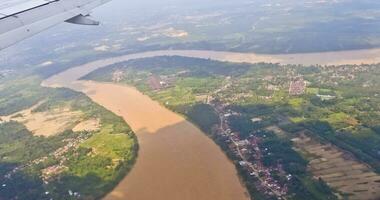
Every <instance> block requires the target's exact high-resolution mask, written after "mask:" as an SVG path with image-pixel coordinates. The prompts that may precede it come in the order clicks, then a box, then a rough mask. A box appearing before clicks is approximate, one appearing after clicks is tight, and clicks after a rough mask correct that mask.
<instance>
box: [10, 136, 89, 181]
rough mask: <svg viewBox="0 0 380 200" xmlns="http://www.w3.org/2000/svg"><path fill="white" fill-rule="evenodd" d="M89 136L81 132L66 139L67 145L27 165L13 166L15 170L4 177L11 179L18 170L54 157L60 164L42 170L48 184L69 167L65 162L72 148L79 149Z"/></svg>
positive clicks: (44, 179) (42, 175)
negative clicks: (74, 136)
mask: <svg viewBox="0 0 380 200" xmlns="http://www.w3.org/2000/svg"><path fill="white" fill-rule="evenodd" d="M89 137H90V134H89V133H82V134H79V135H78V137H76V138H69V139H65V140H63V142H64V143H66V145H65V146H63V147H61V148H58V149H57V150H55V151H54V152H52V153H50V154H49V155H47V156H44V157H41V158H38V159H35V160H32V161H30V162H29V163H27V164H25V165H20V166H17V167H15V168H13V170H12V171H10V172H9V173H7V174H6V175H5V176H4V178H6V179H11V178H12V176H13V175H14V174H16V173H17V172H20V171H22V170H24V169H26V168H28V167H32V166H36V165H38V164H41V163H44V162H45V161H47V160H48V159H49V158H52V159H55V160H57V161H58V164H56V165H53V166H49V167H47V168H45V169H42V170H41V178H42V180H43V181H44V183H45V184H48V183H49V180H51V179H52V178H53V177H56V176H57V175H59V174H61V173H62V172H63V171H65V170H66V169H67V167H66V166H65V162H66V161H67V157H66V155H67V153H68V152H69V151H71V150H75V149H77V148H78V147H79V145H80V144H81V143H83V142H84V141H85V140H87V139H88V138H89Z"/></svg>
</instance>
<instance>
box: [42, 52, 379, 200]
mask: <svg viewBox="0 0 380 200" xmlns="http://www.w3.org/2000/svg"><path fill="white" fill-rule="evenodd" d="M164 55H168V56H171V55H179V56H188V57H197V58H209V59H213V60H220V61H232V62H248V63H257V62H273V63H282V64H306V65H307V64H360V63H375V62H380V50H379V49H373V50H362V51H346V52H338V53H337V52H331V53H314V54H293V55H257V54H243V53H230V52H215V51H190V50H184V51H155V52H145V53H139V54H133V55H125V56H120V57H114V58H109V59H103V60H98V61H94V62H91V63H87V64H84V65H81V66H77V67H74V68H71V69H69V70H67V71H64V72H62V73H60V74H57V75H55V76H52V77H51V78H49V79H47V80H45V81H44V82H43V83H42V85H43V86H46V87H67V88H71V89H74V90H76V91H81V92H83V93H85V94H86V95H88V96H89V97H90V98H91V99H92V100H93V101H95V102H97V103H99V104H100V105H102V106H104V107H105V108H107V109H109V110H111V111H112V112H114V113H116V114H117V115H120V116H122V117H123V118H124V119H125V120H126V122H127V123H128V124H129V125H130V126H131V127H132V129H133V131H134V132H135V133H136V135H137V137H138V140H139V144H140V151H139V156H138V159H137V162H136V164H135V166H134V167H133V169H132V171H131V172H130V173H129V174H128V176H126V177H125V178H124V180H122V182H121V183H120V184H119V185H118V186H117V187H116V188H115V189H114V190H113V191H112V192H111V193H110V194H108V195H107V196H106V197H105V199H109V200H113V199H130V200H148V199H154V200H245V199H249V197H248V196H247V192H246V190H245V188H244V187H243V186H242V184H241V183H240V181H239V179H238V176H237V174H236V170H235V168H234V166H233V164H232V163H231V162H230V161H229V160H228V158H227V157H226V156H225V155H224V154H223V152H222V151H221V150H220V149H219V148H218V147H217V146H216V144H214V143H213V141H211V140H210V139H209V138H207V137H206V136H205V135H204V134H203V133H202V132H201V131H200V130H199V129H198V128H196V127H195V126H194V125H192V124H191V123H189V122H188V121H186V120H185V119H184V118H183V117H181V116H179V115H177V114H175V113H173V112H171V111H169V110H168V109H166V108H164V107H162V106H161V105H159V104H158V103H157V102H155V101H153V100H151V99H150V98H149V97H147V96H145V95H143V94H142V93H140V92H139V91H137V90H136V89H135V88H133V87H129V86H122V85H116V84H111V83H97V82H92V81H78V79H79V78H80V77H82V76H84V75H86V74H88V73H90V72H92V71H94V70H96V69H98V68H102V67H105V66H107V65H110V64H114V63H118V62H122V61H127V60H130V59H136V58H146V57H154V56H164Z"/></svg>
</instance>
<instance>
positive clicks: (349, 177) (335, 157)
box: [293, 133, 380, 200]
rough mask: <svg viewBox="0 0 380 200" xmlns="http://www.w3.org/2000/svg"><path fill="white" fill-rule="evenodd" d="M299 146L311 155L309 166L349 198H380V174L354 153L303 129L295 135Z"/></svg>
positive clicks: (315, 174)
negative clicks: (358, 159) (318, 138)
mask: <svg viewBox="0 0 380 200" xmlns="http://www.w3.org/2000/svg"><path fill="white" fill-rule="evenodd" d="M293 141H294V144H295V147H296V148H297V150H299V151H301V152H302V153H303V154H306V155H308V159H310V162H309V170H310V171H311V172H312V173H313V175H314V176H315V177H316V178H321V179H323V180H324V181H325V182H326V183H327V184H328V185H330V186H331V187H333V188H335V189H336V190H338V191H339V192H340V193H341V194H342V195H343V196H346V198H349V199H358V200H359V199H377V198H378V197H379V196H380V175H379V174H377V173H375V172H374V171H373V170H372V169H371V168H370V167H368V166H367V165H366V164H363V163H361V162H359V161H357V160H356V159H355V158H354V156H353V155H352V154H350V153H347V152H345V151H342V150H341V149H339V148H337V147H336V146H334V145H331V144H329V143H327V144H323V143H321V142H318V140H316V139H313V138H311V137H309V136H307V135H305V134H303V133H301V134H300V136H299V137H296V138H294V139H293Z"/></svg>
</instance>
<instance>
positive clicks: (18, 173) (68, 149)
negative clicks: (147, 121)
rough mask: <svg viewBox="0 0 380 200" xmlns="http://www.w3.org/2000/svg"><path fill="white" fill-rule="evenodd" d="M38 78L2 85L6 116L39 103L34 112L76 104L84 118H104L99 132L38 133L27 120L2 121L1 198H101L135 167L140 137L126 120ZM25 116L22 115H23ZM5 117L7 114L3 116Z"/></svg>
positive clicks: (1, 108)
mask: <svg viewBox="0 0 380 200" xmlns="http://www.w3.org/2000/svg"><path fill="white" fill-rule="evenodd" d="M40 81H41V80H40V78H39V77H38V76H28V78H24V77H18V78H17V79H14V80H9V81H5V82H3V84H1V85H0V94H1V95H0V116H5V115H11V114H13V113H16V112H19V111H21V110H24V109H28V108H30V107H32V106H34V105H37V104H38V103H39V104H38V106H37V107H35V108H34V109H33V110H32V112H33V113H39V112H49V111H51V110H53V109H56V108H70V110H72V111H80V112H81V113H83V115H82V117H81V119H80V121H85V120H89V119H99V120H100V127H99V130H97V131H82V132H73V131H72V130H66V131H63V132H62V133H59V134H57V135H53V136H49V137H44V136H35V135H33V133H32V132H31V131H30V130H28V129H27V128H26V127H25V126H24V125H23V124H22V123H21V122H16V121H12V119H14V118H16V117H17V116H12V118H11V121H1V120H0V177H1V178H0V184H1V185H4V186H2V188H1V190H0V197H1V198H4V199H50V198H52V199H78V198H79V199H98V198H101V197H102V196H104V195H105V194H107V193H108V192H109V191H111V190H112V189H113V187H114V186H116V185H117V184H118V182H119V181H120V180H121V179H122V178H123V177H124V176H125V175H126V173H127V172H128V171H129V170H130V169H131V167H132V165H133V164H134V162H135V159H136V157H137V151H138V146H137V139H136V138H135V136H134V134H133V132H132V131H131V129H130V127H129V126H128V125H127V124H126V123H125V121H124V120H123V119H122V118H121V117H118V116H116V115H114V114H113V113H111V112H110V111H108V110H106V109H105V108H103V107H101V106H99V105H97V104H95V103H94V102H92V101H91V100H90V99H89V98H88V97H86V96H85V95H83V94H81V93H77V92H74V91H71V90H68V89H50V88H42V87H40V86H39V84H40ZM19 115H20V114H19ZM0 118H1V117H0Z"/></svg>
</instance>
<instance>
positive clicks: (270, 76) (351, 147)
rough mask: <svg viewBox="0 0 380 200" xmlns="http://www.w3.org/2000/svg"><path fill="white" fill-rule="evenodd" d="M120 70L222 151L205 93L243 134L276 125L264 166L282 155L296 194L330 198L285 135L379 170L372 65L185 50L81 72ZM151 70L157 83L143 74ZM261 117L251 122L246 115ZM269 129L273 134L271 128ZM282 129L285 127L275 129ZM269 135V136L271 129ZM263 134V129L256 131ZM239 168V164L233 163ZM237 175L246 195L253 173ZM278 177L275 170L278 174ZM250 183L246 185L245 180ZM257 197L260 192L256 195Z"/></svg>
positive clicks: (106, 75) (379, 103) (379, 118)
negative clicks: (229, 59)
mask: <svg viewBox="0 0 380 200" xmlns="http://www.w3.org/2000/svg"><path fill="white" fill-rule="evenodd" d="M116 71H118V72H122V73H123V77H122V78H121V80H120V82H121V83H126V84H131V85H134V86H136V87H137V88H138V89H140V90H141V91H143V92H144V93H146V94H148V95H149V96H150V97H151V98H153V99H155V100H157V101H159V102H160V103H162V104H163V105H165V106H166V107H168V108H170V109H172V110H174V111H176V112H179V113H181V114H183V115H185V116H186V117H188V118H189V119H190V120H191V121H192V122H194V123H195V124H196V125H198V126H199V127H200V128H201V129H202V130H203V131H204V132H206V133H208V134H209V135H210V137H212V138H213V139H214V140H215V141H216V143H218V144H219V145H220V146H221V148H223V149H224V150H225V151H227V154H228V155H229V156H230V158H231V159H232V160H234V159H236V158H234V156H233V155H232V154H231V153H229V152H228V149H229V148H228V147H227V146H226V145H225V144H224V143H225V142H224V140H225V139H224V138H220V137H218V136H216V135H215V134H213V131H212V130H213V128H215V127H216V125H217V124H218V122H219V121H218V119H217V117H216V116H215V114H213V113H214V111H213V109H212V108H211V107H210V106H208V104H209V102H210V101H213V102H219V103H218V104H223V105H226V106H227V109H228V110H230V111H231V112H236V113H238V114H237V115H232V116H230V117H229V118H228V121H229V125H230V128H231V131H232V132H239V136H240V137H241V138H242V139H244V138H249V137H251V136H252V134H254V135H256V136H257V137H259V136H258V135H257V134H258V133H255V132H257V130H262V131H263V130H264V132H267V131H266V130H265V129H266V127H269V126H273V125H275V126H278V127H279V128H280V129H282V130H283V131H284V133H274V134H272V133H268V132H267V134H266V138H263V144H262V145H264V146H265V145H266V146H268V147H270V149H271V153H272V154H271V155H270V156H266V157H265V158H264V159H265V163H266V164H267V165H268V166H271V165H274V164H275V163H276V162H275V161H280V162H281V164H282V165H283V167H284V170H285V172H286V173H290V174H293V175H294V179H292V181H293V182H292V184H291V187H289V191H291V192H292V193H291V194H293V196H292V198H294V199H335V196H334V195H333V193H334V192H335V191H333V190H331V189H330V188H329V187H327V185H326V184H325V183H324V182H323V181H322V180H314V179H312V178H311V177H312V175H311V174H310V173H309V172H308V171H307V170H306V166H307V162H308V161H307V159H308V157H307V155H301V154H299V152H295V151H294V150H293V149H292V143H291V142H290V139H292V138H294V137H296V136H297V135H298V133H299V132H300V131H305V130H307V131H309V132H310V134H312V135H313V136H314V137H316V138H319V139H320V140H322V141H326V142H330V143H332V144H335V145H336V146H338V147H339V148H341V149H343V150H347V151H349V152H351V153H352V154H353V155H355V156H356V158H358V159H360V160H361V161H363V162H366V163H368V164H369V165H371V166H372V167H373V169H374V170H376V171H377V172H378V171H379V169H380V168H379V163H380V157H379V152H380V149H379V146H378V144H379V142H380V140H379V138H380V134H379V124H380V114H379V113H380V110H379V108H380V98H379V95H380V91H379V88H380V82H379V80H378V77H379V75H380V71H379V66H378V65H349V66H345V65H344V66H309V67H305V66H300V65H286V66H280V65H278V64H266V63H259V64H252V65H250V64H231V63H224V62H215V61H210V60H202V59H194V58H183V57H177V56H174V57H156V58H147V59H138V60H133V61H128V62H123V63H118V64H115V65H112V66H109V67H107V68H103V69H100V70H97V71H95V72H92V73H91V74H89V75H87V76H86V77H84V79H93V80H102V81H112V74H113V73H114V72H116ZM152 77H154V79H156V80H157V83H158V82H160V83H159V84H158V88H157V84H156V86H153V85H152V83H151V82H150V81H149V80H151V79H152ZM300 77H301V80H304V81H305V82H307V86H306V88H304V89H303V90H301V94H299V95H296V96H292V95H290V94H289V92H288V91H289V85H290V82H292V81H294V80H295V78H300ZM253 118H258V119H260V120H261V121H259V122H257V123H253V122H252V119H253ZM271 134H272V136H270V135H271ZM279 134H283V135H279ZM269 136H270V137H269ZM260 137H261V136H260ZM236 165H237V168H238V169H239V171H240V167H239V164H237V163H236ZM240 173H241V175H242V176H243V180H244V181H245V182H246V185H247V187H248V189H249V190H250V191H252V193H251V194H252V196H255V195H258V196H260V195H259V194H257V191H256V190H255V189H253V188H252V183H251V182H252V181H253V182H254V181H255V180H253V179H252V177H250V176H248V177H244V176H245V175H244V174H245V172H244V171H241V172H240ZM277 178H278V177H277ZM250 185H251V187H250ZM258 199H260V197H258Z"/></svg>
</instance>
